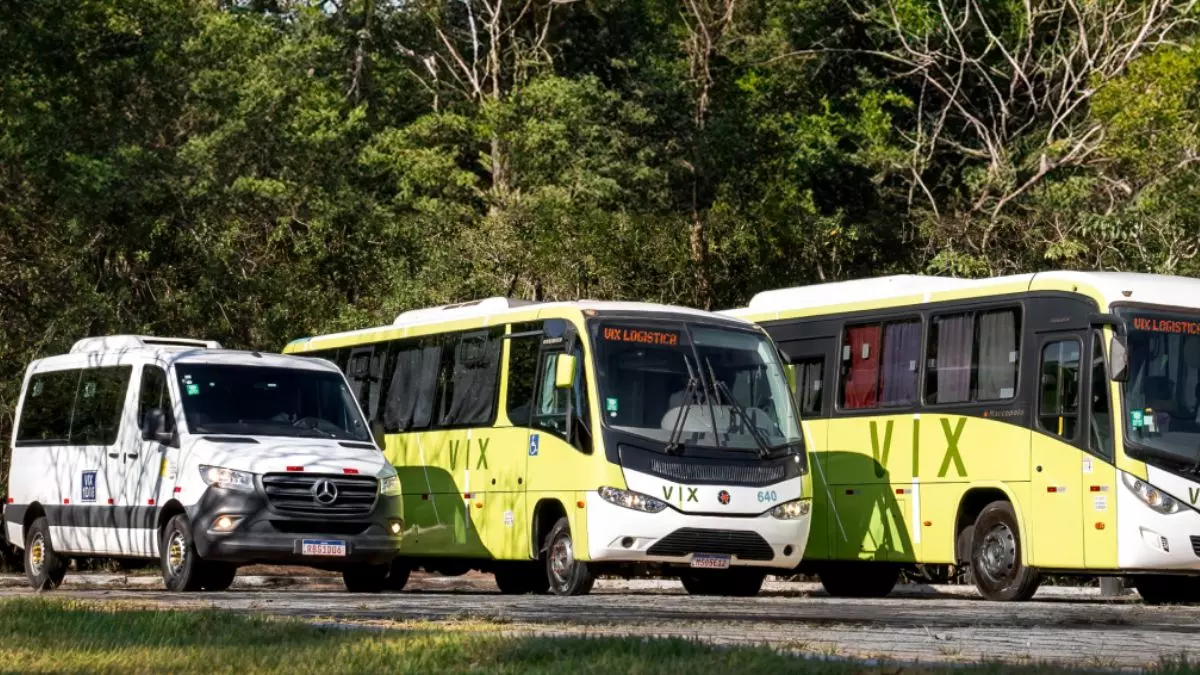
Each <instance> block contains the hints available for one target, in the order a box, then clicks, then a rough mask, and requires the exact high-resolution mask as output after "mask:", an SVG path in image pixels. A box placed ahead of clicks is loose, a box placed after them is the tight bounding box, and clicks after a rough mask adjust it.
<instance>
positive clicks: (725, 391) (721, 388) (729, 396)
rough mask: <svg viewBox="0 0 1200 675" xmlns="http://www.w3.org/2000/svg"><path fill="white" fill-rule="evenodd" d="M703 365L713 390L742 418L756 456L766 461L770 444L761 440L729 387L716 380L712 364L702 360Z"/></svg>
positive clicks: (756, 427) (755, 427) (755, 426)
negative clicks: (756, 452)
mask: <svg viewBox="0 0 1200 675" xmlns="http://www.w3.org/2000/svg"><path fill="white" fill-rule="evenodd" d="M704 364H705V365H706V366H708V376H709V378H710V379H711V380H712V384H713V389H714V390H715V391H718V392H720V393H721V395H722V396H724V397H725V399H726V400H728V401H729V407H730V408H732V409H733V411H734V412H736V413H737V415H738V417H740V418H742V424H745V425H746V428H747V429H748V430H749V432H750V436H751V437H753V438H754V443H755V444H756V445H757V446H758V456H759V457H761V458H762V459H766V458H767V457H769V456H771V452H772V448H771V446H770V444H768V443H767V439H765V438H763V437H762V435H761V434H760V433H759V432H758V426H757V425H755V424H754V423H753V422H751V421H750V415H748V414H747V413H746V409H745V408H744V407H743V406H742V404H741V403H739V402H738V400H737V399H736V398H734V397H733V392H731V391H729V387H728V386H726V385H725V383H724V382H722V381H720V380H718V379H717V375H716V373H714V372H713V367H712V362H711V361H709V360H708V359H704ZM718 403H719V401H718ZM715 423H716V422H715V421H714V424H715Z"/></svg>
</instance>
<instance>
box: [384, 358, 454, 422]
mask: <svg viewBox="0 0 1200 675" xmlns="http://www.w3.org/2000/svg"><path fill="white" fill-rule="evenodd" d="M441 359H442V348H441V346H439V345H423V346H422V345H412V346H408V347H403V348H401V349H400V351H399V352H398V353H397V354H396V367H395V369H394V370H393V371H392V381H391V384H390V385H389V386H388V396H387V405H386V406H385V408H384V411H383V423H384V426H385V428H387V429H388V430H391V431H405V430H407V429H414V428H415V429H424V428H425V427H428V426H429V422H430V419H431V418H432V417H433V405H434V396H433V395H434V385H436V384H437V372H438V363H439V362H440V361H441Z"/></svg>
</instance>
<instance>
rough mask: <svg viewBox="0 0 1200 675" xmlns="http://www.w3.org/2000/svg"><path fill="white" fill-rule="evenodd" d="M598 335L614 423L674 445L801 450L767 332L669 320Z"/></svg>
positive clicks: (607, 407)
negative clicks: (763, 333)
mask: <svg viewBox="0 0 1200 675" xmlns="http://www.w3.org/2000/svg"><path fill="white" fill-rule="evenodd" d="M594 336H595V343H596V345H597V347H596V353H597V370H598V373H599V384H600V396H601V405H600V412H601V414H602V415H603V417H604V420H605V423H606V424H608V425H609V426H610V427H612V428H614V429H618V430H621V431H624V432H626V433H631V434H636V435H638V436H641V437H643V438H647V439H651V440H654V441H658V442H660V443H661V444H663V447H664V448H665V449H666V450H668V451H674V450H686V449H687V448H692V447H708V448H722V449H735V450H755V451H759V452H760V454H764V455H765V454H770V453H771V452H774V451H777V450H782V449H794V450H797V451H798V450H799V446H800V444H801V443H802V436H801V435H800V429H799V424H798V423H797V420H796V413H795V409H794V407H793V405H792V400H791V395H790V394H789V390H788V383H787V378H786V376H785V375H784V372H783V367H782V366H781V364H780V362H779V357H778V354H777V353H776V351H775V349H774V347H773V346H772V344H771V342H770V341H769V340H768V339H767V338H766V336H764V335H762V334H760V333H757V332H754V331H748V330H738V329H733V328H722V327H717V326H713V325H699V324H695V323H681V322H667V321H652V322H624V321H622V322H615V321H614V322H605V323H601V324H598V325H597V326H596V330H595V333H594Z"/></svg>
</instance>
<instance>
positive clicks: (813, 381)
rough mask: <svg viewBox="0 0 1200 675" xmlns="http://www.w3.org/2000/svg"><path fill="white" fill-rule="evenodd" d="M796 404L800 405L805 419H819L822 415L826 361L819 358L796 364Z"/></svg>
mask: <svg viewBox="0 0 1200 675" xmlns="http://www.w3.org/2000/svg"><path fill="white" fill-rule="evenodd" d="M795 368H796V402H797V403H798V404H799V405H800V414H801V415H804V416H805V417H817V416H819V415H820V414H821V402H822V399H823V398H824V393H825V392H824V387H825V359H824V358H823V357H820V356H817V357H814V358H810V359H802V360H800V361H798V362H797V363H796V366H795Z"/></svg>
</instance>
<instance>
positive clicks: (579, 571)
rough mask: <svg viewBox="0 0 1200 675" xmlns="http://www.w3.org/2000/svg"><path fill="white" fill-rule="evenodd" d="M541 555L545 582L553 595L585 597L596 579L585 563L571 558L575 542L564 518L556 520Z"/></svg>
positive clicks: (569, 526)
mask: <svg viewBox="0 0 1200 675" xmlns="http://www.w3.org/2000/svg"><path fill="white" fill-rule="evenodd" d="M542 550H543V551H544V552H545V564H546V579H547V581H548V582H549V589H550V592H551V593H553V594H554V595H587V594H588V593H590V592H591V591H592V586H594V585H595V583H596V577H595V576H593V575H592V571H591V569H590V567H589V566H588V564H587V563H586V562H584V561H582V560H576V559H575V542H574V541H573V540H572V539H571V525H570V523H569V522H568V521H567V519H566V518H565V517H563V518H559V519H558V522H557V523H555V524H554V528H553V529H551V530H550V534H548V535H546V545H545V546H544V547H543V548H542Z"/></svg>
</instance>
